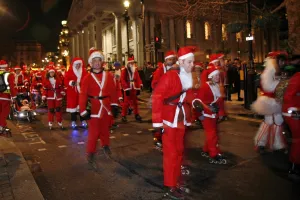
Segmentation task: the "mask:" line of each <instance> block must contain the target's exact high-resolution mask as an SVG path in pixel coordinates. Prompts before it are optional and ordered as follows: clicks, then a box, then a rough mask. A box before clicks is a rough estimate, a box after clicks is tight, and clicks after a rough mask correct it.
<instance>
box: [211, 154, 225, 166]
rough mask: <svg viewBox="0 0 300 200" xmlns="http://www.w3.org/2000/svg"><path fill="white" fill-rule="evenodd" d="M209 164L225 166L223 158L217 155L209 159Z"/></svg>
mask: <svg viewBox="0 0 300 200" xmlns="http://www.w3.org/2000/svg"><path fill="white" fill-rule="evenodd" d="M209 163H210V164H219V165H226V164H227V160H226V159H225V158H224V156H223V155H222V154H218V155H216V156H215V157H213V158H211V157H210V158H209Z"/></svg>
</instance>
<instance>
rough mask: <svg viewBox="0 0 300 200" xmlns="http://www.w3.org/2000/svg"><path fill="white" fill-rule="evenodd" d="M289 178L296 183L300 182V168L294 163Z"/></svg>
mask: <svg viewBox="0 0 300 200" xmlns="http://www.w3.org/2000/svg"><path fill="white" fill-rule="evenodd" d="M288 177H289V178H290V179H292V180H293V181H295V182H300V166H299V165H296V164H295V163H292V166H291V168H290V170H289V175H288Z"/></svg>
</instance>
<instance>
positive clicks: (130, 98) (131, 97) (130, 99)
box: [122, 90, 139, 117]
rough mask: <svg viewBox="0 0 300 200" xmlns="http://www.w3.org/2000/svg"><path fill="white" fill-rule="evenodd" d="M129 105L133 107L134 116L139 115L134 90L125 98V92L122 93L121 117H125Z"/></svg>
mask: <svg viewBox="0 0 300 200" xmlns="http://www.w3.org/2000/svg"><path fill="white" fill-rule="evenodd" d="M129 105H130V106H132V107H133V112H134V114H135V115H137V114H139V111H138V101H137V96H136V90H130V95H129V96H127V95H126V92H125V91H124V102H123V105H122V116H123V117H124V116H126V115H127V112H128V108H129Z"/></svg>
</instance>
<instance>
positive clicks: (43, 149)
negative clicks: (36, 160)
mask: <svg viewBox="0 0 300 200" xmlns="http://www.w3.org/2000/svg"><path fill="white" fill-rule="evenodd" d="M46 150H47V149H45V148H42V149H38V151H46Z"/></svg>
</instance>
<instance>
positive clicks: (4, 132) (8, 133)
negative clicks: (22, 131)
mask: <svg viewBox="0 0 300 200" xmlns="http://www.w3.org/2000/svg"><path fill="white" fill-rule="evenodd" d="M0 136H3V137H12V134H11V130H10V129H9V128H7V127H3V128H2V129H1V130H0Z"/></svg>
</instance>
